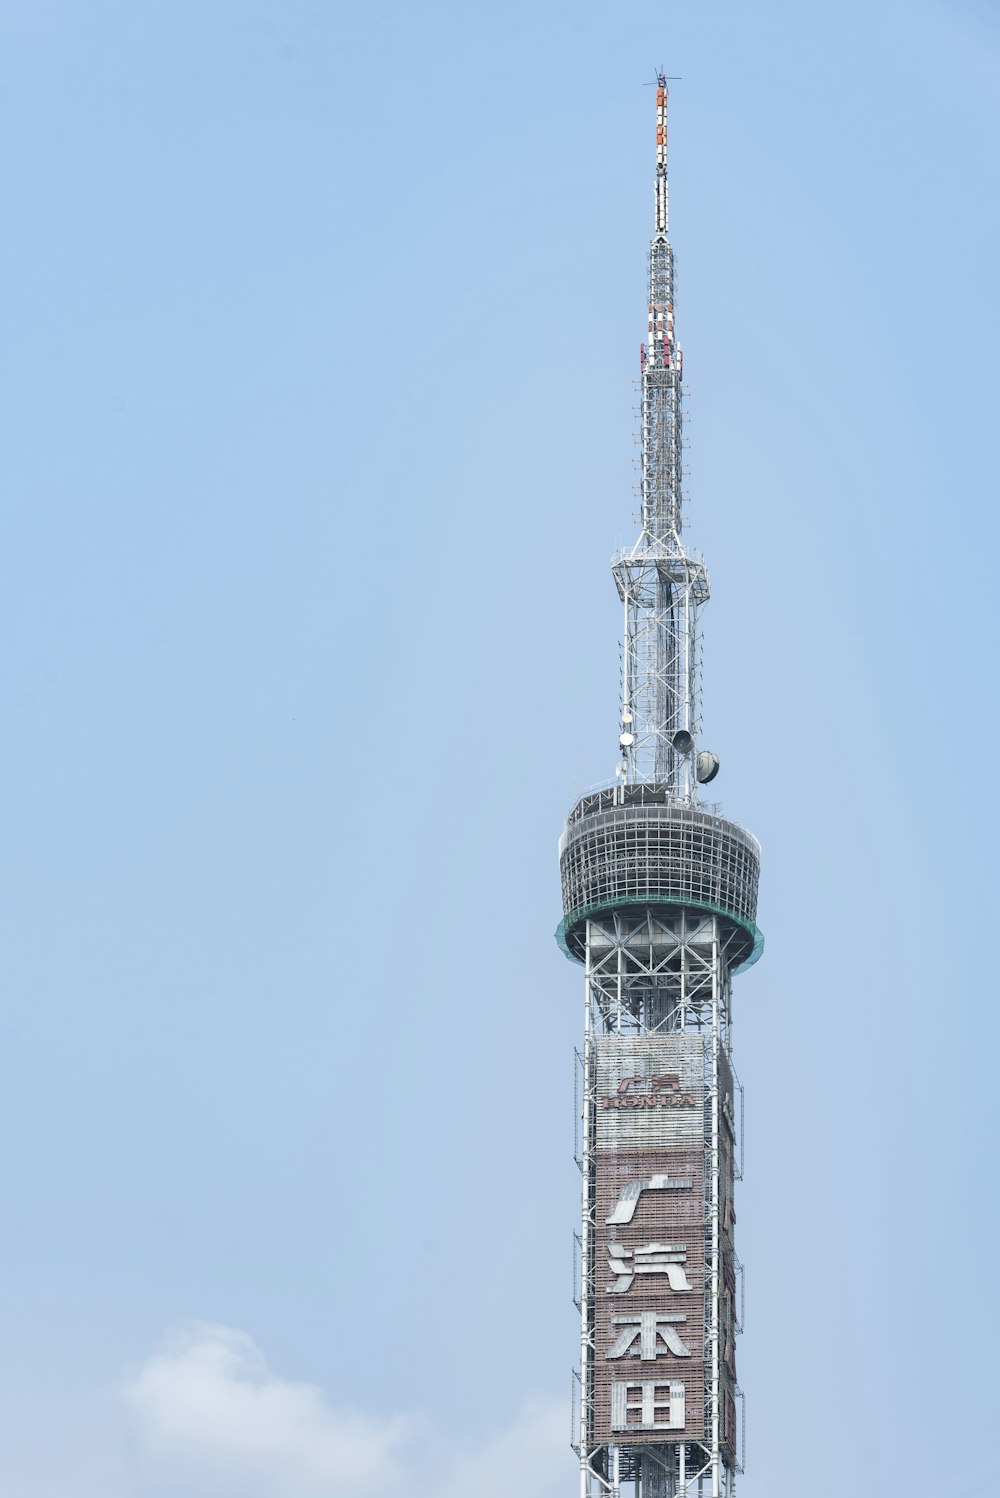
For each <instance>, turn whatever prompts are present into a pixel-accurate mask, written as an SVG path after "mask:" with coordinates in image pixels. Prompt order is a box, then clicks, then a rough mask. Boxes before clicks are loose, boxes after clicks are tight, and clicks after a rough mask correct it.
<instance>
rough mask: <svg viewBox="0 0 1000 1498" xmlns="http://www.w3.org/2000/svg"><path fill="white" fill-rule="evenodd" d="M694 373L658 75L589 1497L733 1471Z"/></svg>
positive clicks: (598, 1001)
mask: <svg viewBox="0 0 1000 1498" xmlns="http://www.w3.org/2000/svg"><path fill="white" fill-rule="evenodd" d="M682 376H683V361H682V356H681V352H680V347H679V344H678V342H677V339H676V333H675V326H674V257H673V251H672V249H671V246H670V242H669V238H668V215H667V84H666V79H665V78H664V77H663V76H662V75H661V76H660V77H659V78H658V80H657V102H656V186H655V220H654V235H653V241H652V245H651V248H650V257H649V338H648V342H647V343H646V344H645V345H644V346H643V350H642V515H641V519H642V528H641V532H640V535H639V537H638V539H637V541H636V542H635V544H634V546H632V547H631V548H630V549H628V550H626V551H624V552H622V553H620V554H619V555H618V556H617V557H616V558H615V559H614V563H613V573H614V578H615V582H616V585H617V588H618V593H619V597H620V598H621V601H622V604H623V607H624V615H625V627H624V649H623V670H622V704H621V706H622V715H621V729H620V739H619V749H620V756H619V761H618V764H617V766H616V772H615V781H614V783H613V784H612V785H609V786H608V787H606V788H603V789H599V790H596V791H593V792H590V793H588V794H587V795H585V796H583V797H582V798H581V799H580V800H579V801H578V803H577V804H576V806H575V807H574V808H573V810H572V811H571V813H570V815H569V817H568V819H567V822H566V828H565V831H564V833H563V836H562V839H561V841H560V849H559V852H560V870H561V874H562V886H563V911H564V916H563V920H562V922H561V924H560V927H559V932H558V936H559V941H560V944H561V945H562V947H563V950H564V951H565V952H566V954H567V955H568V956H569V957H571V958H573V959H575V960H576V961H578V962H580V963H582V965H583V968H584V975H585V976H584V986H585V1012H584V1046H583V1051H582V1054H581V1056H580V1067H581V1079H582V1088H581V1099H582V1101H581V1106H580V1111H579V1127H580V1134H579V1142H578V1163H579V1164H580V1167H581V1170H582V1173H583V1213H582V1222H581V1231H580V1235H579V1238H578V1245H579V1307H580V1315H581V1333H580V1369H579V1373H578V1376H577V1387H578V1392H579V1399H578V1421H577V1437H576V1447H577V1450H578V1453H579V1457H580V1473H581V1498H604V1495H611V1498H620V1495H621V1494H622V1490H623V1489H627V1490H628V1491H629V1493H630V1494H631V1495H633V1498H685V1495H687V1498H693V1495H695V1494H698V1495H702V1498H708V1495H711V1498H732V1495H733V1493H734V1492H735V1485H736V1476H737V1473H738V1472H740V1471H742V1422H741V1421H739V1420H738V1418H737V1404H738V1401H739V1400H740V1399H741V1393H740V1389H739V1385H738V1383H737V1378H736V1357H735V1339H736V1336H737V1334H738V1332H739V1331H740V1330H741V1320H742V1317H741V1314H740V1310H739V1306H740V1303H741V1292H742V1276H741V1269H740V1266H739V1261H738V1259H737V1257H736V1248H735V1242H734V1237H733V1234H734V1223H735V1213H734V1211H733V1194H734V1185H735V1181H736V1179H737V1178H738V1177H739V1176H740V1174H741V1158H742V1139H741V1129H740V1126H739V1120H740V1118H741V1117H742V1108H741V1106H739V1105H738V1100H739V1099H741V1098H742V1092H741V1090H740V1089H739V1084H738V1082H737V1081H736V1078H735V1072H734V1070H733V1062H732V978H733V975H734V974H735V973H736V972H738V971H739V970H740V969H741V968H743V967H746V966H748V965H749V964H750V963H752V962H754V961H756V959H757V957H758V956H759V954H760V950H761V946H762V938H761V936H760V933H759V931H758V929H757V926H756V909H757V885H758V878H759V872H760V849H759V846H758V844H757V841H756V839H755V838H754V837H753V836H752V835H751V834H750V833H749V832H747V831H746V830H745V829H744V828H742V827H739V826H737V825H736V824H735V823H732V822H729V821H727V820H725V819H724V818H723V817H721V816H719V815H718V813H717V811H716V809H715V808H714V807H708V806H705V805H704V804H703V803H702V802H701V801H700V799H699V798H700V790H699V784H700V782H703V781H707V780H708V779H711V778H712V777H713V776H714V773H715V770H716V769H717V767H718V766H717V761H716V760H715V758H714V756H712V755H709V754H707V753H706V752H705V751H702V752H701V753H699V750H698V743H697V740H698V732H699V728H700V720H699V679H698V678H699V665H700V660H699V636H698V614H699V610H700V608H701V606H702V605H703V604H704V603H705V602H706V600H707V599H708V578H707V574H706V572H705V568H704V565H703V563H702V561H701V560H700V558H695V557H693V556H691V555H689V554H688V553H687V552H686V551H685V549H684V547H683V545H682V543H681V499H682V492H681V476H682V459H683V440H682V421H681V384H682ZM643 1240H647V1241H643Z"/></svg>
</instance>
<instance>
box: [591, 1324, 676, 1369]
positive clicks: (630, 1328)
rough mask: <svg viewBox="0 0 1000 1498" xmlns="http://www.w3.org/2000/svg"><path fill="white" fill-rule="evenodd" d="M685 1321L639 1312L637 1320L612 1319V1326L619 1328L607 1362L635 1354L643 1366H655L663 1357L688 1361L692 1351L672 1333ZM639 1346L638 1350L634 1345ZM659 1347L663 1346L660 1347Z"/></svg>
mask: <svg viewBox="0 0 1000 1498" xmlns="http://www.w3.org/2000/svg"><path fill="white" fill-rule="evenodd" d="M685 1321H687V1317H686V1316H680V1315H674V1314H672V1313H669V1314H668V1313H666V1312H663V1311H640V1312H639V1314H638V1315H637V1316H612V1318H611V1325H612V1326H618V1327H621V1331H620V1332H619V1333H618V1338H617V1341H616V1342H615V1343H614V1345H613V1346H612V1347H611V1348H610V1349H609V1350H608V1352H607V1353H606V1354H605V1356H606V1357H608V1358H624V1357H628V1356H629V1355H631V1356H632V1357H635V1355H636V1353H638V1355H639V1357H640V1358H641V1359H642V1361H643V1362H644V1363H654V1362H655V1361H656V1359H657V1358H658V1357H662V1356H663V1355H664V1354H665V1353H673V1355H674V1357H675V1358H689V1357H690V1356H691V1349H690V1348H689V1347H686V1346H685V1345H684V1343H683V1342H682V1341H681V1338H680V1334H679V1333H678V1332H676V1331H675V1330H674V1328H675V1327H676V1326H677V1325H678V1324H679V1325H683V1324H684V1322H685ZM637 1342H638V1344H639V1345H638V1347H636V1345H635V1344H636V1343H637ZM661 1343H662V1346H661Z"/></svg>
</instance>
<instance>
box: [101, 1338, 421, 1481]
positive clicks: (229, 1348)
mask: <svg viewBox="0 0 1000 1498" xmlns="http://www.w3.org/2000/svg"><path fill="white" fill-rule="evenodd" d="M123 1392H124V1398H125V1402H126V1405H127V1407H128V1409H129V1411H130V1414H131V1417H132V1423H133V1426H134V1431H135V1436H136V1442H137V1448H138V1452H139V1457H140V1461H141V1462H142V1463H143V1464H148V1465H149V1467H150V1470H151V1471H152V1472H155V1473H156V1475H157V1477H158V1479H160V1480H164V1479H166V1477H167V1475H168V1474H169V1477H170V1478H171V1479H172V1480H177V1481H183V1483H184V1485H185V1486H184V1492H185V1493H186V1494H188V1493H189V1494H192V1495H193V1494H194V1493H202V1492H205V1493H211V1494H212V1495H216V1494H219V1493H228V1492H229V1491H230V1489H232V1490H233V1491H234V1492H238V1493H239V1495H240V1498H258V1495H259V1498H339V1495H340V1494H342V1493H343V1494H345V1495H346V1494H348V1493H350V1494H358V1495H368V1494H371V1495H373V1498H374V1495H381V1494H385V1493H387V1492H389V1491H391V1490H392V1488H393V1487H394V1486H395V1485H396V1484H397V1483H398V1482H399V1481H400V1476H401V1469H400V1467H399V1465H398V1463H399V1457H400V1455H401V1452H402V1448H403V1446H404V1444H406V1443H408V1442H410V1441H411V1440H412V1438H413V1436H414V1434H415V1429H414V1424H413V1422H412V1421H408V1420H406V1419H402V1418H391V1419H387V1420H378V1419H373V1418H372V1417H371V1416H368V1415H364V1414H361V1413H359V1412H358V1411H355V1410H350V1409H334V1408H332V1407H331V1406H330V1405H329V1404H327V1403H326V1401H325V1400H324V1398H323V1395H322V1393H321V1391H320V1390H319V1389H317V1388H315V1387H314V1386H313V1385H312V1384H305V1383H290V1382H288V1381H286V1380H285V1379H281V1378H278V1377H277V1376H276V1375H275V1374H273V1373H272V1372H271V1371H270V1370H269V1368H268V1367H267V1364H266V1363H265V1361H264V1359H263V1357H262V1356H261V1353H260V1351H259V1350H258V1348H257V1347H256V1346H255V1344H254V1343H253V1342H252V1341H251V1340H250V1338H249V1337H247V1336H244V1335H243V1333H241V1332H236V1331H232V1330H230V1329H229V1328H227V1327H222V1326H213V1325H204V1324H196V1325H193V1326H190V1327H188V1328H186V1329H184V1330H183V1331H181V1332H178V1333H177V1334H175V1335H174V1336H173V1337H171V1338H170V1340H169V1341H168V1342H167V1343H166V1344H165V1345H164V1346H163V1347H162V1348H161V1349H160V1350H159V1351H158V1352H157V1353H155V1354H154V1356H153V1357H151V1358H150V1359H149V1360H148V1362H146V1363H145V1364H144V1365H143V1367H142V1368H140V1369H139V1371H138V1373H136V1374H135V1376H134V1377H133V1378H132V1379H130V1380H129V1382H128V1383H127V1384H126V1386H125V1388H124V1391H123Z"/></svg>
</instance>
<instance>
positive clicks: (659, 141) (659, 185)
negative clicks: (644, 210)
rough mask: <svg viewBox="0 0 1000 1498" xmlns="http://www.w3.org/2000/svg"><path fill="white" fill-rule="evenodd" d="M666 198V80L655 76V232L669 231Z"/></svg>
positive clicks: (660, 74)
mask: <svg viewBox="0 0 1000 1498" xmlns="http://www.w3.org/2000/svg"><path fill="white" fill-rule="evenodd" d="M668 206H669V205H668V198H667V80H666V77H665V76H664V74H663V73H658V74H657V75H656V232H657V234H666V233H667V232H668V230H669V213H668Z"/></svg>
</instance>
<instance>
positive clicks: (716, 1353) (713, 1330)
mask: <svg viewBox="0 0 1000 1498" xmlns="http://www.w3.org/2000/svg"><path fill="white" fill-rule="evenodd" d="M720 955H721V954H720V951H719V920H718V917H717V916H714V917H713V918H712V1085H711V1091H710V1094H709V1095H710V1097H711V1119H712V1121H711V1155H710V1159H711V1175H712V1185H711V1213H712V1256H711V1312H710V1320H709V1326H710V1332H709V1346H710V1349H711V1355H712V1367H711V1441H712V1453H711V1454H712V1498H721V1482H720V1478H721V1472H720V1468H721V1434H722V1431H721V1420H720V1415H721V1408H720V1401H721V1397H722V1390H721V1376H720V1374H721V1370H720V1366H719V1361H720V1358H721V1356H722V1344H721V1337H720V1334H719V1333H720V1328H719V1288H720V1278H721V1276H720V1257H721V1252H722V1245H721V1242H720V1221H719V1214H720V1210H721V1202H720V1199H719V1198H720V1192H719V1184H720V1181H719V1176H720V1160H719V1112H720V1108H721V1098H720V1093H719V1045H720V1043H721V1036H720V1023H719V1021H720V1014H719V1011H720V1006H721V1003H722V993H721V987H722V971H721V967H720Z"/></svg>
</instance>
